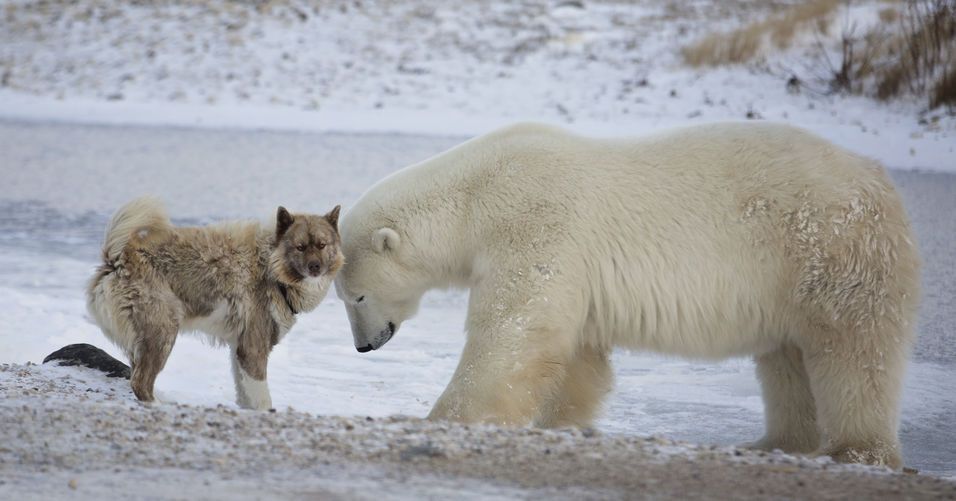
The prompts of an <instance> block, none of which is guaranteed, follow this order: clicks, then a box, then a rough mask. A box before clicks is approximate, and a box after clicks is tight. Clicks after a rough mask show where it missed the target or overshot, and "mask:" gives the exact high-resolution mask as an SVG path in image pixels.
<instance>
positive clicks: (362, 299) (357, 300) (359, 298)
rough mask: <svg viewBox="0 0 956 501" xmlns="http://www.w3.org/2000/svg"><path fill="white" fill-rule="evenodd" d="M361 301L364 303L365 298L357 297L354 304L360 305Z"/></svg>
mask: <svg viewBox="0 0 956 501" xmlns="http://www.w3.org/2000/svg"><path fill="white" fill-rule="evenodd" d="M362 301H365V296H359V297H357V298H355V302H356V303H361V302H362Z"/></svg>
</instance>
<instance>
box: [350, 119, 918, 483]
mask: <svg viewBox="0 0 956 501" xmlns="http://www.w3.org/2000/svg"><path fill="white" fill-rule="evenodd" d="M341 236H342V244H343V252H344V253H345V256H346V264H345V266H344V267H343V269H342V270H341V271H340V273H339V275H338V278H337V279H336V290H337V293H338V295H339V297H340V298H341V299H342V300H343V301H344V302H345V305H346V310H347V313H348V317H349V321H350V323H351V326H352V332H353V335H354V339H355V346H356V348H357V349H358V351H360V352H366V351H369V350H374V349H378V348H380V347H381V346H382V345H383V344H385V343H386V342H388V340H389V339H391V338H392V336H393V335H394V334H395V332H396V331H397V330H398V329H399V327H400V325H401V323H402V321H403V320H406V319H408V318H409V317H411V316H412V315H414V314H415V313H416V309H417V307H418V303H419V300H420V298H421V297H422V295H423V294H424V293H425V292H426V291H427V290H429V289H433V288H447V287H460V288H468V289H469V290H470V298H469V305H468V315H467V321H466V332H467V338H466V343H465V348H464V351H463V353H462V355H461V360H460V362H459V364H458V367H457V369H456V371H455V373H454V376H453V378H452V380H451V382H450V383H449V385H448V387H447V388H446V389H445V391H444V393H443V394H442V395H441V397H440V398H439V399H438V400H437V401H436V403H435V405H434V408H433V409H432V411H431V413H430V414H429V418H431V419H440V420H455V421H462V422H475V421H481V422H490V423H497V424H503V425H525V424H528V423H534V424H536V425H538V426H544V427H559V426H588V425H589V424H590V423H591V421H592V419H593V418H594V416H595V414H596V413H597V411H598V410H599V408H600V404H601V401H602V399H603V398H604V397H605V395H606V394H607V393H608V391H609V389H610V388H611V384H612V372H611V367H610V365H609V363H608V356H609V353H610V352H611V350H612V349H613V348H615V347H622V348H626V349H632V350H650V351H654V352H658V353H663V354H668V355H680V356H684V357H691V358H702V359H722V358H726V357H735V356H742V355H750V356H754V357H755V359H756V364H757V374H758V377H759V380H760V382H761V385H762V393H763V399H764V402H765V406H766V412H765V414H766V435H765V436H764V437H763V438H762V439H760V440H758V441H757V442H755V443H754V444H752V445H753V446H754V447H757V448H761V449H774V448H780V449H783V450H784V451H788V452H807V453H812V452H816V453H818V454H828V455H831V456H833V457H834V458H836V459H837V460H840V461H848V462H863V463H872V464H885V465H889V466H891V467H894V468H898V467H900V466H901V461H900V446H899V440H898V438H897V423H898V415H899V400H900V393H901V384H902V379H903V372H904V366H905V364H906V360H907V357H908V353H909V351H910V347H911V344H912V342H913V338H914V334H913V325H914V321H915V314H916V311H917V296H918V292H919V291H918V289H919V284H918V277H919V257H918V254H917V250H916V248H915V245H914V243H913V240H912V235H911V232H910V229H909V224H908V222H907V218H906V215H905V213H904V210H903V207H902V204H901V201H900V199H899V197H898V195H897V193H896V192H895V190H894V188H893V186H892V184H891V182H890V181H889V180H888V179H887V176H886V174H885V172H884V171H883V169H882V168H881V167H879V166H878V165H877V164H875V163H874V162H872V161H870V160H867V159H864V158H861V157H858V156H856V155H854V154H851V153H849V152H847V151H844V150H842V149H840V148H838V147H836V146H834V145H832V144H830V143H828V142H827V141H825V140H822V139H820V138H817V137H815V136H813V135H811V134H809V133H807V132H805V131H803V130H800V129H796V128H793V127H790V126H784V125H774V124H764V123H725V124H711V125H703V126H695V127H691V128H687V129H683V130H676V131H672V132H668V133H660V134H657V135H654V136H651V137H646V138H638V139H594V138H586V137H580V136H577V135H573V134H571V133H567V132H565V131H562V130H561V129H557V128H552V127H549V126H543V125H533V124H522V125H516V126H512V127H508V128H505V129H503V130H499V131H496V132H492V133H490V134H487V135H484V136H481V137H477V138H475V139H472V140H470V141H468V142H466V143H464V144H462V145H460V146H458V147H455V148H453V149H451V150H450V151H447V152H445V153H442V154H440V155H438V156H436V157H434V158H432V159H430V160H427V161H425V162H423V163H420V164H417V165H413V166H410V167H407V168H404V169H402V170H399V171H397V172H395V173H394V174H392V175H390V176H388V177H387V178H385V179H383V180H381V181H380V182H379V183H377V184H376V185H375V186H373V187H372V188H371V189H370V190H369V191H368V192H367V193H365V194H364V195H363V196H362V197H361V198H360V199H359V200H358V201H357V202H356V203H355V205H354V207H352V208H351V210H350V211H349V212H348V214H347V215H346V216H345V218H344V220H343V223H342V225H341Z"/></svg>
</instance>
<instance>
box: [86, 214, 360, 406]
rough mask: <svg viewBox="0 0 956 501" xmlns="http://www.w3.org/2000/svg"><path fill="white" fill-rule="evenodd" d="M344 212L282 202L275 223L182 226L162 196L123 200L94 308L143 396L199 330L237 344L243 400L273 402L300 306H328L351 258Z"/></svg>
mask: <svg viewBox="0 0 956 501" xmlns="http://www.w3.org/2000/svg"><path fill="white" fill-rule="evenodd" d="M338 214H339V208H338V207H336V208H335V209H333V210H332V211H331V212H330V213H329V214H327V215H325V216H316V215H308V214H296V215H292V214H290V213H289V212H288V211H286V210H285V209H284V208H282V207H280V208H279V210H278V213H277V216H276V224H275V226H271V225H260V224H259V223H256V222H233V223H224V224H218V225H212V226H206V227H201V228H176V227H173V226H172V224H171V223H170V221H169V218H168V217H167V216H166V212H165V211H164V209H163V207H162V205H161V204H160V203H159V202H158V201H157V200H155V199H152V198H140V199H137V200H134V201H132V202H130V203H129V204H127V205H126V206H124V207H122V208H121V209H120V210H119V211H118V212H117V213H116V215H114V216H113V219H112V221H111V222H110V224H109V226H108V228H107V230H106V238H105V242H104V246H103V264H102V265H100V266H99V267H98V268H97V270H96V273H95V275H94V276H93V278H92V280H91V281H90V284H89V288H88V290H87V307H88V309H89V312H90V314H91V315H92V317H93V318H94V319H95V320H96V322H97V324H98V325H99V326H100V328H101V329H102V330H103V333H104V334H106V337H107V338H109V339H110V340H111V341H113V342H114V343H116V344H117V345H118V346H119V347H120V348H121V349H122V350H123V351H124V352H125V353H126V356H127V357H128V358H129V360H130V365H131V367H132V376H131V378H130V383H131V385H132V387H133V392H134V393H135V394H136V397H137V398H139V399H140V400H143V401H152V400H153V384H154V382H155V380H156V376H157V375H158V374H159V372H160V371H161V370H162V368H163V366H164V365H165V364H166V359H167V358H168V356H169V353H170V351H171V350H172V348H173V344H174V343H175V341H176V336H177V335H178V333H179V332H181V331H198V332H202V333H204V334H206V335H208V336H209V337H210V338H211V339H213V340H215V341H216V342H218V343H222V344H226V345H228V346H229V347H230V351H231V353H232V371H233V376H234V379H235V383H236V401H237V403H238V404H239V406H241V407H245V408H253V409H268V408H270V407H271V406H272V400H271V397H270V395H269V389H268V385H267V383H266V365H267V361H268V357H269V352H270V351H271V350H272V347H273V346H274V345H276V343H278V342H279V340H280V339H282V336H284V335H285V334H286V333H287V332H288V331H289V329H290V328H291V327H292V325H293V324H294V323H295V315H296V314H298V313H304V312H308V311H311V310H313V309H314V308H315V307H316V306H318V305H319V303H320V302H321V301H322V299H323V298H324V297H325V294H326V292H327V291H328V287H329V285H330V284H331V281H332V278H333V277H334V275H335V273H336V271H337V270H338V269H339V268H340V267H341V265H342V263H343V256H342V253H341V251H340V240H339V235H338Z"/></svg>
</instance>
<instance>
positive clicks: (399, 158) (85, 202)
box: [0, 122, 956, 478]
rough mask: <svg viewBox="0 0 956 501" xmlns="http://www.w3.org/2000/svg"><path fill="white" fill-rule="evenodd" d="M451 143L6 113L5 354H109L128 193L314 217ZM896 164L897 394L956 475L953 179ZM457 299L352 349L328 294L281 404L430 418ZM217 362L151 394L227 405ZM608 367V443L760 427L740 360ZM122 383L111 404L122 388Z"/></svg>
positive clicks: (699, 439)
mask: <svg viewBox="0 0 956 501" xmlns="http://www.w3.org/2000/svg"><path fill="white" fill-rule="evenodd" d="M458 141H460V139H459V138H454V137H444V138H443V137H423V136H411V135H396V134H351V135H350V134H329V133H324V134H316V133H288V132H285V133H281V132H253V131H245V132H243V131H214V130H202V129H199V130H196V129H170V128H153V127H150V128H136V127H126V128H115V127H101V126H75V125H49V124H48V125H40V124H33V123H17V122H0V173H2V177H3V179H4V181H5V182H4V184H2V185H0V317H2V318H3V322H2V324H0V363H16V364H23V363H26V362H28V361H32V362H39V361H40V360H42V358H43V357H44V356H45V355H46V354H48V353H50V352H51V351H53V350H55V349H57V348H60V347H61V346H63V345H66V344H70V343H76V342H89V343H92V344H95V345H97V346H100V347H102V348H104V349H107V350H108V351H110V352H111V353H113V354H114V355H116V356H118V352H117V351H116V350H115V349H113V347H112V346H110V345H109V344H108V343H107V341H106V340H105V338H104V337H103V336H102V334H100V333H99V331H98V329H97V328H96V327H95V326H93V325H92V324H90V323H89V322H88V321H87V320H86V318H85V311H84V305H83V287H84V282H85V280H87V278H88V276H89V275H90V273H91V271H92V269H93V267H94V265H95V264H96V260H97V259H98V254H99V240H100V238H101V236H102V231H103V228H104V226H105V224H106V221H107V218H108V217H109V214H110V213H111V211H112V210H114V209H115V207H116V206H117V205H119V204H120V203H122V202H124V201H126V200H128V199H129V198H131V197H134V196H136V195H139V194H143V193H151V194H155V195H158V196H160V197H162V198H163V199H165V200H168V202H169V209H170V212H171V214H172V215H173V216H174V218H175V219H177V222H180V223H205V222H209V221H212V220H216V219H219V218H235V217H247V216H249V215H260V214H261V215H270V216H271V214H272V213H273V211H274V209H275V206H276V205H278V204H284V205H286V206H288V207H290V208H292V209H293V210H296V209H298V210H311V211H322V210H327V209H328V208H329V207H331V206H332V205H334V204H335V203H342V204H343V205H344V206H345V208H346V210H347V208H348V206H349V205H350V203H351V202H352V201H354V200H355V199H356V198H357V197H358V196H359V194H360V193H361V192H362V191H363V190H364V189H365V188H367V187H368V186H369V185H371V184H372V183H373V182H374V181H375V180H377V179H379V178H381V177H382V176H384V175H385V174H387V173H389V172H391V171H393V170H394V169H397V168H399V167H402V166H404V165H407V164H410V163H413V162H416V161H419V160H422V159H424V158H426V157H428V156H430V155H432V154H434V153H437V152H439V151H441V150H443V149H445V148H447V147H449V146H451V145H453V144H455V143H457V142H458ZM892 175H893V178H894V179H895V181H896V182H897V184H898V185H899V187H900V190H901V192H902V194H903V196H904V199H905V201H906V204H907V208H908V210H909V212H910V216H911V218H912V220H913V223H914V226H915V228H916V231H917V234H918V237H919V241H920V246H921V249H922V252H923V256H924V260H925V267H924V287H925V294H924V295H925V297H924V306H923V311H922V315H921V321H920V327H919V329H920V338H919V343H918V345H917V347H916V352H915V355H914V362H913V364H912V365H911V368H910V371H909V374H908V379H907V383H906V390H905V394H904V405H903V424H902V429H901V432H902V438H903V444H904V457H905V461H906V464H907V465H908V466H911V467H915V468H918V469H920V470H921V472H922V473H923V474H929V475H939V476H944V477H953V478H956V433H954V432H953V429H954V428H956V426H954V425H956V422H954V421H956V418H954V416H956V394H954V392H953V389H952V381H954V380H956V339H954V332H956V300H954V294H953V291H954V290H956V253H954V251H953V249H954V248H956V247H954V246H956V242H954V240H956V218H954V217H953V214H956V176H954V175H950V174H934V173H919V172H905V171H893V172H892ZM465 301H466V296H465V295H464V294H462V293H458V292H446V293H433V294H429V295H428V296H426V299H425V301H424V303H423V305H422V309H421V312H420V313H419V315H418V316H417V317H416V318H414V319H412V320H410V321H409V322H408V323H407V324H406V325H404V326H403V329H402V332H401V334H400V336H399V338H398V339H396V340H393V341H392V342H391V343H389V344H388V345H387V346H386V348H385V349H383V350H381V351H376V352H374V353H370V354H365V355H359V354H357V353H356V352H355V350H354V348H353V346H352V340H351V334H350V331H349V327H348V321H347V319H346V317H345V315H344V308H342V305H341V304H340V302H339V301H338V300H337V299H336V298H335V297H334V294H332V295H330V297H329V299H328V300H327V301H326V302H325V303H323V304H322V305H321V306H320V307H319V308H318V309H317V311H315V312H313V313H311V314H308V315H304V316H302V317H301V318H300V320H299V323H298V324H297V325H296V327H295V328H294V329H293V331H292V332H291V333H290V334H289V335H288V336H287V337H286V338H285V339H284V340H283V342H282V343H281V344H280V345H279V346H278V347H277V348H276V350H275V352H274V353H273V355H272V358H271V359H270V368H269V377H270V385H271V387H272V391H273V400H274V403H275V405H276V407H277V408H278V409H279V410H281V411H284V410H285V409H286V408H289V407H291V408H294V409H295V410H297V411H304V412H307V413H309V414H312V415H315V414H318V415H321V416H360V417H364V416H372V417H376V418H378V417H384V416H389V415H394V414H403V415H408V416H417V417H421V416H424V415H425V414H426V413H427V412H428V409H429V407H430V405H431V403H432V401H433V399H434V398H436V397H437V396H438V395H439V394H440V392H441V390H442V389H443V387H444V385H445V383H446V382H447V381H448V380H449V378H450V377H451V374H452V372H453V370H454V367H455V364H456V362H457V358H458V355H459V353H460V350H461V348H462V346H463V344H464V338H463V335H462V324H463V320H464V311H465ZM227 359H228V356H227V353H226V352H225V351H222V350H218V349H215V348H212V347H208V346H204V345H203V344H201V343H200V342H199V341H198V340H195V339H193V338H190V337H182V338H180V341H179V342H178V343H177V346H176V348H175V349H174V350H173V354H172V357H171V359H170V361H169V364H168V365H167V368H166V370H165V371H164V372H163V373H162V374H161V375H160V377H159V381H158V383H157V389H158V394H159V396H160V398H161V399H163V400H164V401H166V402H176V403H184V404H195V405H201V406H215V405H217V404H223V405H225V406H226V407H227V408H233V405H232V402H233V399H234V395H233V388H232V383H231V378H230V373H229V366H228V362H227ZM614 365H615V368H616V371H615V372H616V375H617V384H616V389H615V392H614V393H613V395H612V396H611V398H610V399H609V402H608V406H607V410H606V413H605V415H604V417H603V418H602V420H601V421H600V422H599V423H598V429H599V430H601V431H602V432H604V433H606V434H608V435H610V436H612V437H625V436H627V437H633V436H638V437H644V436H647V435H660V436H664V437H668V438H671V439H677V440H686V441H690V442H695V443H702V444H719V445H722V446H726V445H730V444H735V443H739V442H743V441H747V440H751V439H754V438H757V437H758V436H759V435H760V433H761V432H762V406H761V401H760V397H759V388H758V386H757V383H756V380H755V377H754V375H753V364H752V363H751V362H750V361H748V360H729V361H726V362H723V363H716V364H715V363H702V362H701V363H698V362H692V361H686V360H677V359H665V358H659V357H655V356H651V355H646V354H631V353H624V352H621V353H617V354H616V355H615V357H614ZM31 370H32V369H31ZM58 370H60V371H66V372H54V373H46V372H41V373H40V374H39V375H38V376H37V377H39V378H40V379H43V378H54V379H55V380H57V381H60V380H59V379H57V378H59V377H61V376H62V375H65V374H69V373H70V372H69V370H70V369H65V368H64V369H58ZM30 377H32V376H30ZM82 377H83V378H84V380H92V379H93V378H91V376H89V375H86V376H82ZM9 381H10V379H9V376H8V378H7V379H4V380H0V387H3V389H5V390H6V389H7V388H6V386H5V385H8V384H10V383H9ZM91 384H92V383H91ZM123 388H125V386H124V387H123ZM124 395H125V396H124ZM124 395H121V398H120V400H122V401H126V400H124V399H128V398H129V395H128V394H124ZM41 398H42V396H41ZM0 401H3V400H2V399H0ZM55 401H56V399H49V400H48V401H47V400H45V401H44V402H45V403H44V404H43V405H42V407H46V406H48V405H53V403H54V402H55ZM3 402H6V401H3ZM3 405H7V403H4V404H3ZM9 405H10V406H12V405H14V404H13V403H9ZM17 405H19V404H17ZM123 405H128V404H123ZM8 407H9V406H8ZM14 407H16V408H19V407H18V406H14ZM157 407H158V408H160V409H166V410H163V411H162V412H173V411H172V410H169V409H175V407H173V406H168V407H167V406H157ZM12 408H13V407H9V408H8V410H9V409H12ZM84 409H86V408H85V407H84ZM88 410H89V411H90V412H92V410H91V409H88ZM83 412H87V410H84V411H83ZM216 412H222V411H216ZM250 419H251V418H250ZM5 422H6V421H5ZM4 428H6V432H7V433H12V432H13V431H14V430H11V429H10V428H9V427H4ZM622 440H623V438H622ZM2 444H3V441H2V440H0V446H2ZM0 453H2V451H0ZM2 457H3V456H2V455H0V459H2ZM51 467H56V465H52V466H51ZM54 469H55V468H54ZM61 473H62V472H61Z"/></svg>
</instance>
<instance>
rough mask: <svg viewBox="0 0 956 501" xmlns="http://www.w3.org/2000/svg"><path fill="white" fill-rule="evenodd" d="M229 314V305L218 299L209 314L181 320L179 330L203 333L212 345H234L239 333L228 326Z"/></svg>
mask: <svg viewBox="0 0 956 501" xmlns="http://www.w3.org/2000/svg"><path fill="white" fill-rule="evenodd" d="M228 316H229V305H228V304H227V303H226V301H225V300H222V301H219V303H218V304H216V307H215V308H214V309H213V310H212V312H211V313H210V314H209V315H206V316H204V317H189V318H186V319H185V320H183V323H182V325H181V326H180V328H179V330H180V332H192V333H195V334H200V335H204V336H203V337H204V338H205V340H206V341H207V342H208V343H209V344H210V345H213V346H223V345H230V346H232V345H235V344H236V343H237V342H238V341H239V333H238V331H237V330H236V329H233V328H230V326H229V324H228V323H227V321H226V318H227V317H228Z"/></svg>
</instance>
